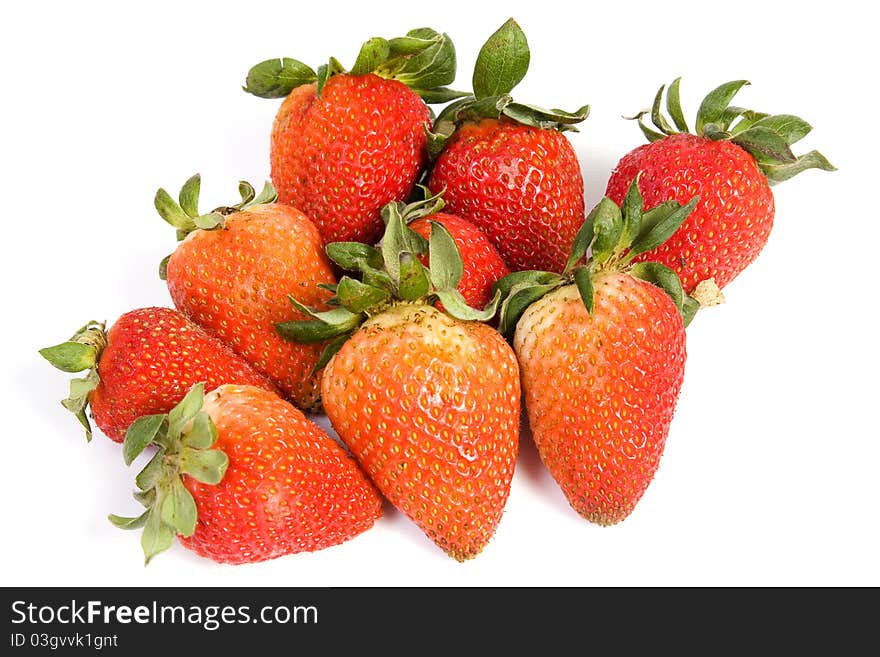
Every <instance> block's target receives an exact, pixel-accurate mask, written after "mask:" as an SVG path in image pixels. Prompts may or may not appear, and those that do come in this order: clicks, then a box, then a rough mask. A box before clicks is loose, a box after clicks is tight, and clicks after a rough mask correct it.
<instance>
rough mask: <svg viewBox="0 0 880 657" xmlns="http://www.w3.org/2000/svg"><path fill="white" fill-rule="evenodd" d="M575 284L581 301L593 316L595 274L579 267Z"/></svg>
mask: <svg viewBox="0 0 880 657" xmlns="http://www.w3.org/2000/svg"><path fill="white" fill-rule="evenodd" d="M574 284H575V285H576V286H577V289H578V294H579V295H580V296H581V301H583V302H584V308H586V309H587V312H588V313H589V314H590V315H592V314H593V273H592V272H591V271H590V269H589V268H588V267H578V268H577V269H575V270H574Z"/></svg>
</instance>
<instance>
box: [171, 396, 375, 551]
mask: <svg viewBox="0 0 880 657" xmlns="http://www.w3.org/2000/svg"><path fill="white" fill-rule="evenodd" d="M203 408H204V410H205V411H207V413H208V415H210V416H211V419H212V420H213V421H214V424H215V426H216V427H217V433H218V438H217V442H216V444H215V448H217V449H220V450H222V451H223V452H225V453H226V455H227V457H228V458H229V466H228V467H227V470H226V474H225V475H224V477H223V479H222V480H221V481H220V483H219V484H203V483H200V482H198V481H196V480H195V479H192V478H191V477H188V476H184V485H185V486H186V487H187V489H188V490H189V491H190V493H192V496H193V498H194V499H195V501H196V506H197V509H198V523H197V525H196V531H195V533H194V534H193V535H192V536H190V537H184V536H179V539H180V542H181V544H182V545H183V546H184V547H186V548H188V549H190V550H192V551H194V552H196V553H197V554H199V555H201V556H203V557H207V558H209V559H212V560H214V561H218V562H222V563H230V564H242V563H254V562H258V561H265V560H267V559H274V558H276V557H280V556H283V555H286V554H296V553H299V552H314V551H316V550H321V549H324V548H328V547H331V546H334V545H338V544H340V543H343V542H345V541H347V540H350V539H352V538H354V537H355V536H357V535H359V534H361V533H362V532H364V531H366V530H367V529H369V528H370V527H372V526H373V524H374V523H375V521H376V520H377V519H378V518H379V517H381V515H382V498H381V497H380V495H379V494H378V492H377V491H376V489H375V488H374V487H373V485H372V484H371V483H370V481H369V480H368V479H367V477H366V476H365V475H364V473H363V472H362V471H361V470H360V469H359V468H358V466H357V464H356V463H355V461H354V459H352V458H351V456H349V455H348V454H347V453H346V452H345V450H344V449H343V448H342V447H341V446H340V445H339V444H338V443H337V442H336V441H335V440H333V439H332V438H331V437H330V436H329V435H327V434H326V433H325V432H324V431H323V430H322V429H321V428H320V427H319V426H318V425H317V424H315V423H314V422H312V421H311V420H309V419H308V418H307V417H306V416H305V415H303V413H302V412H301V411H300V410H299V409H297V408H295V407H294V406H293V405H291V404H290V403H288V402H286V401H285V400H283V399H281V398H280V397H279V396H278V395H275V394H273V393H270V392H267V391H265V390H261V389H259V388H254V387H252V386H230V385H226V386H221V387H220V388H218V389H216V390H215V391H214V392H212V393H209V394H207V395H206V396H205V403H204V406H203Z"/></svg>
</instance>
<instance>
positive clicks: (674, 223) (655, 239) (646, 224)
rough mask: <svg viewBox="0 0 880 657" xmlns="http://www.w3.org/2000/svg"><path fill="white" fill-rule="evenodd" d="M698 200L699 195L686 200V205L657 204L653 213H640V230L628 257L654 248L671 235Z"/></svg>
mask: <svg viewBox="0 0 880 657" xmlns="http://www.w3.org/2000/svg"><path fill="white" fill-rule="evenodd" d="M699 200H700V197H699V196H694V197H693V198H692V199H691V200H690V201H688V203H687V205H682V206H679V207H675V205H678V204H675V205H672V204H668V203H667V204H663V205H662V206H658V208H654V210H655V213H654V214H653V215H652V214H651V213H650V211H649V212H646V213H645V214H644V215H642V230H641V233H640V234H639V235H638V237H636V238H635V239H634V240H633V243H632V244H631V245H630V247H629V257H630V258H631V257H633V256H636V255H638V254H640V253H646V252H647V251H651V250H652V249H656V248H657V247H658V246H660V245H661V244H663V242H665V241H666V240H668V239H669V238H670V237H672V234H673V233H675V231H676V230H678V228H679V226H681V224H682V223H684V220H685V219H687V218H688V215H689V214H690V213H691V212H692V211H693V209H694V208H695V207H696V206H697V203H698V202H699ZM655 220H656V221H655Z"/></svg>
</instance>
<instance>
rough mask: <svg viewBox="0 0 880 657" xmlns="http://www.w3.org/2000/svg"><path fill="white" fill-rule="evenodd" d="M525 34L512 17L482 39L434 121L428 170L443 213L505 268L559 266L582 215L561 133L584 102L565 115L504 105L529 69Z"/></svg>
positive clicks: (568, 147)
mask: <svg viewBox="0 0 880 657" xmlns="http://www.w3.org/2000/svg"><path fill="white" fill-rule="evenodd" d="M529 59H530V53H529V48H528V43H527V41H526V38H525V35H524V34H523V32H522V30H521V29H520V27H519V26H518V25H517V24H516V22H515V21H514V20H513V19H510V20H509V21H507V22H506V23H505V24H504V25H503V26H502V27H501V28H499V30H498V31H497V32H495V33H494V34H493V35H492V36H491V37H490V38H489V39H488V40H487V42H486V43H485V44H484V46H483V48H482V49H481V51H480V54H479V56H478V58H477V62H476V65H475V67H474V74H473V89H474V93H473V95H472V96H470V97H468V98H463V99H460V100H458V101H456V102H454V103H451V104H450V105H448V106H447V107H446V108H445V109H444V110H443V112H441V114H440V116H438V118H437V121H436V122H435V133H434V134H433V135H432V137H431V143H430V152H431V153H432V154H433V155H434V157H435V158H436V159H435V161H434V162H433V164H432V166H431V170H430V175H429V177H428V181H427V184H428V187H429V188H430V189H431V191H432V192H435V193H438V192H440V191H443V190H445V191H444V192H443V193H444V199H445V200H446V203H447V210H448V211H449V212H450V213H452V214H455V215H458V216H460V217H462V218H464V219H467V220H469V221H471V222H473V223H474V224H476V225H477V227H479V228H480V229H481V230H482V231H483V232H484V233H486V235H487V236H488V237H489V240H490V241H491V242H492V244H494V245H495V247H496V248H497V249H498V252H499V253H500V254H501V257H502V258H503V259H504V261H505V262H506V263H507V266H508V267H509V268H510V269H511V270H513V271H519V270H524V269H539V270H550V271H557V272H558V271H562V269H563V267H564V266H565V261H566V257H567V255H568V252H569V250H570V248H571V244H572V241H573V240H574V236H575V234H576V233H577V230H578V227H579V226H580V225H581V223H583V220H584V182H583V176H582V174H581V168H580V164H579V162H578V158H577V154H576V153H575V151H574V148H573V147H572V144H571V142H570V141H569V140H568V139H567V138H566V136H565V135H564V134H562V133H563V132H564V131H569V130H576V128H575V124H576V123H578V122H580V121H583V120H584V119H585V118H586V116H587V114H588V112H589V107H588V106H584V107H582V108H580V109H579V110H577V111H576V112H574V113H569V112H563V111H562V110H545V109H541V108H538V107H534V106H532V105H525V104H522V103H518V102H513V100H512V98H511V96H510V95H509V94H510V92H511V90H512V89H513V88H514V87H515V86H516V85H517V84H518V83H519V82H520V81H521V80H522V78H523V77H524V76H525V73H526V71H527V70H528V65H529Z"/></svg>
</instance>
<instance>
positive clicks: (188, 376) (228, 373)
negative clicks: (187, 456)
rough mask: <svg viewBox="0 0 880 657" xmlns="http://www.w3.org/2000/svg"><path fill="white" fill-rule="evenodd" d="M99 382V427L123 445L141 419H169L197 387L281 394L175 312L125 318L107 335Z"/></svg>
mask: <svg viewBox="0 0 880 657" xmlns="http://www.w3.org/2000/svg"><path fill="white" fill-rule="evenodd" d="M98 376H99V377H100V382H99V383H98V385H97V387H96V388H95V389H94V390H93V391H92V392H91V393H90V394H89V407H90V408H91V412H92V416H93V417H94V419H95V424H97V425H98V428H100V429H101V431H102V432H103V433H104V434H105V435H106V436H107V437H108V438H110V439H111V440H114V441H115V442H118V443H121V442H122V441H123V440H124V439H125V432H126V430H127V429H128V427H129V426H130V425H131V423H132V422H134V420H135V419H137V418H138V417H140V416H142V415H153V414H158V413H167V412H168V411H170V410H171V409H172V408H173V407H174V406H175V405H176V404H177V403H178V402H179V401H180V400H181V399H183V397H184V395H186V393H187V392H189V390H190V388H192V386H194V385H195V384H196V383H201V382H205V388H206V389H208V390H212V389H214V388H216V387H217V386H219V385H221V384H223V383H241V384H249V385H254V386H259V387H262V388H265V389H267V390H272V391H276V390H277V389H276V388H275V386H274V385H273V384H272V383H271V382H270V381H269V380H268V379H266V378H265V377H264V376H262V375H260V374H258V373H257V372H256V371H254V369H253V368H252V367H251V366H250V365H249V364H248V363H247V361H245V360H244V359H242V358H241V357H240V356H238V355H236V354H235V353H233V351H232V350H231V349H230V348H229V347H228V346H227V345H225V344H224V343H223V342H221V341H220V340H218V339H217V338H216V337H215V336H213V335H211V334H209V333H207V332H206V331H204V330H203V329H202V328H200V327H199V326H198V325H196V324H194V323H193V322H191V321H190V320H189V319H187V318H186V317H184V316H183V315H182V314H181V313H179V312H177V311H176V310H173V309H171V308H157V307H151V308H139V309H137V310H132V311H130V312H127V313H125V314H124V315H122V316H121V317H119V319H117V320H116V322H115V323H114V324H113V326H111V327H110V330H109V331H108V332H107V346H106V347H105V348H104V350H103V351H102V352H101V355H100V358H99V361H98Z"/></svg>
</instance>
